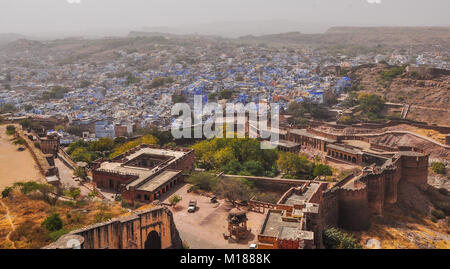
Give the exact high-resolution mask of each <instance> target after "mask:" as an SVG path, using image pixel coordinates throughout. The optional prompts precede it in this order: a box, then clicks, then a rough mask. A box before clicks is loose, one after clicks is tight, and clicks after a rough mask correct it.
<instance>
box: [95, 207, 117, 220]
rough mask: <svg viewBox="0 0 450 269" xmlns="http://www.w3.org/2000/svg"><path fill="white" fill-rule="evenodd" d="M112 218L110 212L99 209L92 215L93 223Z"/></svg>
mask: <svg viewBox="0 0 450 269" xmlns="http://www.w3.org/2000/svg"><path fill="white" fill-rule="evenodd" d="M112 218H113V215H112V214H111V213H110V212H105V211H103V210H100V211H99V212H98V213H97V214H95V216H94V223H98V222H105V221H108V220H110V219H112Z"/></svg>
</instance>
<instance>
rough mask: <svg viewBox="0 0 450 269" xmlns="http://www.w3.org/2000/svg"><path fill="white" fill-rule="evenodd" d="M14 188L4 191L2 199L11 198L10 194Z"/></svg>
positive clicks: (7, 188)
mask: <svg viewBox="0 0 450 269" xmlns="http://www.w3.org/2000/svg"><path fill="white" fill-rule="evenodd" d="M12 190H13V187H6V188H4V189H3V191H2V198H6V197H8V196H9V194H10V193H11V192H12Z"/></svg>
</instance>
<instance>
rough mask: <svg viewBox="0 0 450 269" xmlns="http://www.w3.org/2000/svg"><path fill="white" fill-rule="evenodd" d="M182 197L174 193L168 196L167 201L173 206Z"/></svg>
mask: <svg viewBox="0 0 450 269" xmlns="http://www.w3.org/2000/svg"><path fill="white" fill-rule="evenodd" d="M182 199H183V198H181V196H179V195H178V194H174V195H172V196H171V197H170V198H169V203H170V205H171V206H173V207H175V206H176V205H177V204H178V203H179V202H180V201H181V200H182Z"/></svg>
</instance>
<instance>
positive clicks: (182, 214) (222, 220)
mask: <svg viewBox="0 0 450 269" xmlns="http://www.w3.org/2000/svg"><path fill="white" fill-rule="evenodd" d="M189 187H190V185H189V184H180V185H178V186H175V188H174V189H172V190H171V191H170V192H168V193H166V194H164V195H163V196H162V197H161V200H162V202H163V203H169V201H168V200H169V197H170V196H172V195H173V194H174V193H176V194H178V195H180V196H181V197H182V200H181V202H179V203H178V204H177V206H176V207H175V208H172V207H171V210H172V212H173V215H174V219H175V224H176V226H177V229H178V231H179V232H180V237H181V239H182V240H183V241H184V242H186V243H187V244H188V245H189V247H190V248H191V249H238V248H243V249H245V248H248V247H249V245H250V244H251V243H256V241H257V234H258V232H259V229H260V228H261V225H262V223H263V222H264V217H265V215H264V214H259V213H255V212H248V213H247V217H248V222H247V226H248V227H249V228H250V229H251V234H250V235H249V236H248V238H247V239H246V240H242V241H240V242H239V243H229V242H228V240H225V239H224V238H223V233H225V232H227V225H228V224H227V216H228V212H229V211H230V210H231V209H232V204H231V203H229V202H226V201H225V200H221V199H219V200H218V203H215V204H213V203H211V202H210V198H209V197H205V196H201V195H197V194H193V193H188V192H187V190H188V189H189ZM191 199H195V200H197V207H198V208H197V211H195V213H188V212H187V208H188V204H189V200H191Z"/></svg>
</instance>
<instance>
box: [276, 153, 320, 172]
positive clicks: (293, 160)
mask: <svg viewBox="0 0 450 269" xmlns="http://www.w3.org/2000/svg"><path fill="white" fill-rule="evenodd" d="M277 165H278V168H279V169H280V170H281V171H282V172H284V173H286V174H287V175H291V176H300V175H302V174H311V173H312V169H313V164H312V163H311V162H310V161H309V160H308V159H307V158H306V157H305V156H298V155H297V154H294V153H290V152H287V153H283V154H280V157H279V158H278V160H277Z"/></svg>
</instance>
